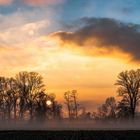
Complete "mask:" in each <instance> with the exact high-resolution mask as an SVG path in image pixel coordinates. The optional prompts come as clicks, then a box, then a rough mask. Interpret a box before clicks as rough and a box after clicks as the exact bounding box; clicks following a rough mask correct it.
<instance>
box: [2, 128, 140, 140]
mask: <svg viewBox="0 0 140 140" xmlns="http://www.w3.org/2000/svg"><path fill="white" fill-rule="evenodd" d="M0 140H140V130H127V131H125V130H122V131H118V130H114V131H111V130H104V131H100V130H97V131H96V130H93V131H86V130H85V131H80V130H77V131H76V130H75V131H0Z"/></svg>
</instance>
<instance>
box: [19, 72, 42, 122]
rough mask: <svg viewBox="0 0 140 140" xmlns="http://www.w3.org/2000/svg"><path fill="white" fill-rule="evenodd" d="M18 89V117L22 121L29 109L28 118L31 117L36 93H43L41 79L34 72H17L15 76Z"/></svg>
mask: <svg viewBox="0 0 140 140" xmlns="http://www.w3.org/2000/svg"><path fill="white" fill-rule="evenodd" d="M16 81H17V86H18V89H19V99H20V102H19V106H20V109H19V117H20V118H21V119H22V118H23V114H24V112H25V111H26V109H29V112H30V118H31V119H32V117H33V106H34V99H35V97H36V96H37V94H38V93H40V92H42V91H44V84H43V78H42V76H40V75H39V74H38V73H36V72H26V71H24V72H19V74H17V75H16Z"/></svg>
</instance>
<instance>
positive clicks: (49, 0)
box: [24, 0, 63, 6]
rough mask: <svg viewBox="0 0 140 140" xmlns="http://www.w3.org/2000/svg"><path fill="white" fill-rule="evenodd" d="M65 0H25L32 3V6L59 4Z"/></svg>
mask: <svg viewBox="0 0 140 140" xmlns="http://www.w3.org/2000/svg"><path fill="white" fill-rule="evenodd" d="M62 1H63V0H24V2H25V3H26V4H29V5H32V6H38V5H44V4H48V5H50V4H57V3H60V2H62Z"/></svg>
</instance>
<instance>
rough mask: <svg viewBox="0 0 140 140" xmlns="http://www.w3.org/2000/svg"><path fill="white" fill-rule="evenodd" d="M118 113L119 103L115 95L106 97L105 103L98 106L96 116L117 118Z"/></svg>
mask: <svg viewBox="0 0 140 140" xmlns="http://www.w3.org/2000/svg"><path fill="white" fill-rule="evenodd" d="M116 114H117V104H116V100H115V98H114V97H109V98H107V99H106V101H105V103H104V104H103V105H101V106H100V107H99V108H98V112H97V114H96V117H98V118H99V119H115V118H116Z"/></svg>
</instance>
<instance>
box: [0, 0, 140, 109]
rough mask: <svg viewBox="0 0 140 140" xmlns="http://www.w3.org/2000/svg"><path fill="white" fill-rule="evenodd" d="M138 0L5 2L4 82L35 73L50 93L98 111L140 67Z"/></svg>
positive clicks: (0, 25)
mask: <svg viewBox="0 0 140 140" xmlns="http://www.w3.org/2000/svg"><path fill="white" fill-rule="evenodd" d="M139 14H140V1H139V0H0V62H1V64H0V76H7V77H11V76H15V74H16V73H18V72H19V71H36V72H38V73H40V74H41V75H42V76H43V77H44V83H45V84H46V89H47V92H48V93H55V94H56V97H57V99H58V100H60V101H63V94H64V92H66V91H68V90H72V89H76V90H77V91H78V99H79V102H80V103H81V104H82V105H83V106H86V107H87V108H88V109H89V108H91V109H93V108H96V107H97V106H98V105H100V104H101V103H102V102H103V101H104V100H105V98H107V97H109V96H115V97H117V92H116V91H117V87H116V86H115V85H114V83H115V81H116V80H117V75H118V74H119V73H120V72H121V71H125V70H130V69H137V68H139V66H140V54H139V52H140V18H139Z"/></svg>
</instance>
